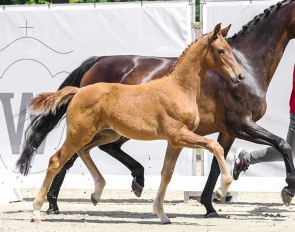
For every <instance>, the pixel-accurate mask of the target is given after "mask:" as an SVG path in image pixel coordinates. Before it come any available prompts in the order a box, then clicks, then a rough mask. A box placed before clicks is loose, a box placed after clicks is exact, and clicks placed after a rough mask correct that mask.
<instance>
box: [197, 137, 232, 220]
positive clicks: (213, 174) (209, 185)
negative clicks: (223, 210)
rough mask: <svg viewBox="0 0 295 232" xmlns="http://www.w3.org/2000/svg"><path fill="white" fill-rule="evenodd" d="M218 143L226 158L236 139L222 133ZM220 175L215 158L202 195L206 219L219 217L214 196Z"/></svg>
mask: <svg viewBox="0 0 295 232" xmlns="http://www.w3.org/2000/svg"><path fill="white" fill-rule="evenodd" d="M217 141H218V142H219V143H220V145H221V146H222V147H223V149H224V156H225V158H226V156H227V154H228V151H229V149H230V147H231V145H232V143H233V141H234V138H232V137H230V136H229V135H227V134H224V133H220V134H219V136H218V140H217ZM219 174H220V168H219V165H218V162H217V159H216V158H215V156H214V158H213V160H212V164H211V169H210V173H209V176H208V178H207V182H206V185H205V187H204V190H203V192H202V195H201V204H203V205H204V206H205V208H206V211H207V212H206V215H205V217H207V218H216V217H219V215H218V213H217V212H216V210H215V209H214V207H213V205H212V194H213V191H214V188H215V185H216V182H217V179H218V176H219Z"/></svg>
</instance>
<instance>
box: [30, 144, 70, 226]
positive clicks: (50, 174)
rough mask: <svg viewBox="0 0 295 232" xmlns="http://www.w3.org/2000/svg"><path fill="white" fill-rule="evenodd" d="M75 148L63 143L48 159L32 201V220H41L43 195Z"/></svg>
mask: <svg viewBox="0 0 295 232" xmlns="http://www.w3.org/2000/svg"><path fill="white" fill-rule="evenodd" d="M74 152H75V148H74V147H73V146H67V145H65V144H64V145H63V146H62V147H61V149H59V150H58V151H57V152H56V153H55V154H54V155H53V156H52V157H51V158H50V160H49V165H48V169H47V172H46V176H45V179H44V182H43V184H42V187H41V188H40V190H39V193H38V195H37V197H36V198H35V200H34V203H33V217H32V220H31V221H32V222H39V221H41V215H40V210H41V207H42V205H43V203H44V200H45V196H46V194H47V192H48V189H49V187H50V184H51V182H52V180H53V178H54V177H55V176H56V174H57V173H58V172H59V171H60V170H61V168H62V167H63V165H64V164H65V163H66V161H68V159H69V158H70V157H71V156H72V155H73V154H74Z"/></svg>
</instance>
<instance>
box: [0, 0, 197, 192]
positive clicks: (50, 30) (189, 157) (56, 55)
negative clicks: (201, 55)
mask: <svg viewBox="0 0 295 232" xmlns="http://www.w3.org/2000/svg"><path fill="white" fill-rule="evenodd" d="M193 7H194V6H193V5H190V4H189V2H188V1H182V2H165V3H148V2H143V3H140V2H138V3H126V4H96V5H93V4H79V5H61V6H58V5H50V7H48V6H47V5H41V6H23V7H21V6H9V7H8V6H7V7H5V9H4V8H3V9H1V10H0V28H1V30H0V59H1V62H0V82H1V84H0V102H1V104H0V107H1V110H0V140H1V149H0V170H1V169H2V170H3V169H11V170H15V163H16V161H17V159H18V157H19V152H20V150H21V144H22V141H23V139H24V129H25V128H26V127H27V125H28V123H29V122H30V117H29V115H28V114H26V115H24V114H20V111H21V110H22V109H24V108H25V106H26V105H27V103H28V101H29V100H30V99H31V98H32V97H33V96H34V95H36V94H37V93H40V92H44V91H55V90H57V88H58V86H59V85H60V84H61V83H62V81H63V80H64V79H65V78H66V77H67V76H68V74H69V73H70V72H71V71H72V70H74V69H75V68H76V67H78V66H79V65H80V63H81V62H82V61H84V60H85V59H87V58H88V57H90V56H93V55H95V56H104V55H123V54H128V55H130V54H131V55H134V54H138V55H146V56H166V57H172V56H173V57H176V56H179V55H180V54H181V53H182V51H183V50H184V49H185V48H186V47H187V45H188V44H190V42H191V41H192V33H191V22H192V20H193V17H192V16H193ZM63 130H64V122H63V123H61V124H60V126H59V127H58V128H57V129H55V130H54V132H52V133H50V134H49V136H48V137H47V139H46V141H45V144H44V145H43V146H42V147H41V148H40V149H39V150H38V152H37V155H36V156H35V158H34V162H33V168H32V169H31V174H30V175H29V176H28V177H27V178H26V179H24V181H27V183H29V180H35V179H36V176H37V175H35V174H38V173H42V174H43V175H44V171H45V170H46V168H47V164H48V159H49V157H50V156H51V155H52V154H53V153H54V152H55V151H56V149H58V148H59V147H60V145H61V143H62V142H63V140H64V139H63V138H62V133H63ZM122 148H123V150H124V151H126V152H127V153H128V154H130V155H131V156H132V157H134V158H135V159H136V160H138V161H139V162H140V163H142V164H143V166H144V167H145V173H146V175H159V174H160V171H161V167H162V163H163V158H164V154H165V150H166V141H154V142H143V141H129V142H127V143H126V144H125V145H124V146H123V147H122ZM91 154H92V157H93V158H94V160H95V163H96V164H97V166H98V168H99V169H100V171H101V172H102V174H103V175H129V174H130V171H129V170H128V169H127V168H126V167H124V166H123V165H121V164H119V163H118V161H116V160H114V159H113V158H111V157H109V156H108V155H106V154H105V153H104V152H102V151H100V150H99V149H93V151H92V152H91ZM70 173H72V174H80V175H81V173H82V174H84V173H88V171H87V170H86V167H85V165H84V164H83V163H82V162H81V161H80V160H78V161H77V162H76V163H75V165H74V167H73V168H72V169H71V171H70ZM175 175H185V176H187V175H195V156H194V152H193V150H191V149H184V150H183V152H182V154H181V155H180V158H179V160H178V163H177V167H176V170H175ZM129 184H130V183H129ZM129 184H128V185H129ZM23 187H30V186H28V185H26V184H24V186H23Z"/></svg>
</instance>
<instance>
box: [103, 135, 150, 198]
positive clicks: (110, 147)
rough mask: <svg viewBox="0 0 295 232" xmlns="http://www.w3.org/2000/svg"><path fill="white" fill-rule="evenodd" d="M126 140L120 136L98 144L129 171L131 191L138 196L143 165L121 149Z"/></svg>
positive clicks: (142, 177)
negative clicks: (106, 142)
mask: <svg viewBox="0 0 295 232" xmlns="http://www.w3.org/2000/svg"><path fill="white" fill-rule="evenodd" d="M128 140H129V139H127V138H124V137H121V139H119V140H118V141H116V142H113V143H109V144H105V145H102V146H99V149H101V150H103V151H104V152H106V153H108V154H109V155H110V156H112V157H114V158H115V159H117V160H118V161H119V162H121V163H122V164H124V165H125V166H126V167H127V168H128V169H129V170H130V171H131V175H132V176H133V178H134V179H133V181H132V185H131V187H132V191H133V192H134V194H135V195H136V196H137V197H140V196H141V193H142V190H143V187H144V167H143V166H142V165H141V164H140V163H139V162H137V161H136V160H135V159H133V158H132V157H130V156H129V155H128V154H126V153H125V152H124V151H122V150H121V146H122V145H123V144H124V143H125V142H126V141H128Z"/></svg>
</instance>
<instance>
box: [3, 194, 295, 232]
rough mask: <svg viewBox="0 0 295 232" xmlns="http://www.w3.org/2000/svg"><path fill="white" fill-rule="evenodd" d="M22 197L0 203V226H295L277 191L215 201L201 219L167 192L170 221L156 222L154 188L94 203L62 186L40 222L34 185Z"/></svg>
mask: <svg viewBox="0 0 295 232" xmlns="http://www.w3.org/2000/svg"><path fill="white" fill-rule="evenodd" d="M20 191H21V194H22V197H23V199H24V201H23V202H15V203H9V204H2V205H0V231H5V232H8V231H38V232H39V231H42V232H43V231H50V232H53V231H64V232H74V231H103V232H104V231H112V232H115V231H140V232H143V231H160V232H166V231H167V232H168V231H169V232H170V231H218V232H237V231H247V232H251V231H268V232H271V231H280V232H281V231H284V232H289V231H290V232H291V231H292V232H294V231H295V206H294V203H292V204H291V205H290V206H289V207H287V206H284V205H283V204H282V202H281V199H280V193H239V195H238V198H239V202H238V203H225V204H219V203H214V207H215V209H216V210H217V211H218V212H219V214H220V215H221V216H222V217H221V218H216V219H207V218H204V214H205V213H206V212H205V208H204V207H203V206H202V205H201V204H200V203H199V202H198V201H196V200H189V201H187V202H184V200H183V199H184V198H183V192H178V191H168V192H167V194H166V201H165V205H164V209H165V212H166V214H167V215H168V217H169V218H170V220H171V222H172V224H169V225H161V224H160V220H159V219H158V218H157V216H156V215H154V214H153V213H152V203H153V199H154V197H155V195H156V192H155V191H144V192H143V194H142V197H141V198H137V197H136V196H134V195H133V193H131V192H130V191H114V190H105V191H104V192H103V195H102V199H101V202H99V203H98V204H97V206H93V205H92V203H91V201H90V194H91V192H92V191H90V190H69V189H63V190H62V191H61V192H60V197H59V207H60V211H61V214H60V215H47V214H46V210H47V207H48V203H47V201H46V202H45V203H44V205H43V207H42V222H40V223H32V222H30V219H31V216H32V201H33V199H34V198H35V196H36V194H37V191H38V189H21V190H20Z"/></svg>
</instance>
